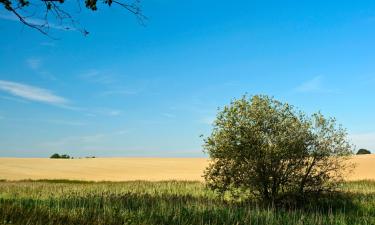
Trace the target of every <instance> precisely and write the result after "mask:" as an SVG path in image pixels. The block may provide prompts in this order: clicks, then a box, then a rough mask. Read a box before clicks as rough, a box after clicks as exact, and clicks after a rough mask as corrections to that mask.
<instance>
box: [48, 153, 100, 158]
mask: <svg viewBox="0 0 375 225" xmlns="http://www.w3.org/2000/svg"><path fill="white" fill-rule="evenodd" d="M50 158H51V159H74V157H71V156H69V155H67V154H62V155H60V154H58V153H55V154H53V155H51V156H50ZM80 158H81V157H79V159H80ZM84 158H87V159H90V158H91V159H94V158H96V157H95V156H86V157H84Z"/></svg>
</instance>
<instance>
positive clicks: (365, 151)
mask: <svg viewBox="0 0 375 225" xmlns="http://www.w3.org/2000/svg"><path fill="white" fill-rule="evenodd" d="M366 154H371V152H370V151H369V150H367V149H363V148H361V149H359V150H358V152H357V155H366Z"/></svg>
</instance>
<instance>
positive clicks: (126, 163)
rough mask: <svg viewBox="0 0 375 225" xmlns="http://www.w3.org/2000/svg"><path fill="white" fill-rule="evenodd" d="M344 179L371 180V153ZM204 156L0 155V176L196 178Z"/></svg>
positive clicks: (374, 174) (374, 165)
mask: <svg viewBox="0 0 375 225" xmlns="http://www.w3.org/2000/svg"><path fill="white" fill-rule="evenodd" d="M351 160H352V162H354V163H355V164H356V168H355V169H354V171H353V172H352V173H350V174H348V175H347V177H346V179H347V180H363V179H373V180H375V154H374V155H361V156H354V157H353V158H352V159H351ZM207 164H208V160H207V159H205V158H89V159H86V158H85V159H48V158H0V179H6V180H24V179H71V180H88V181H130V180H148V181H159V180H198V181H202V180H203V179H202V172H203V170H204V168H205V167H206V165H207Z"/></svg>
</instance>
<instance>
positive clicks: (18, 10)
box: [0, 0, 146, 35]
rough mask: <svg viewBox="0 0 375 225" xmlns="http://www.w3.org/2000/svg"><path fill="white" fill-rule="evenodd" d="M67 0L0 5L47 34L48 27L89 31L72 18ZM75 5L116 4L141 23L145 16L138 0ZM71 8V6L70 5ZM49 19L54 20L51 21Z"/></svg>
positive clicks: (1, 1) (14, 0)
mask: <svg viewBox="0 0 375 225" xmlns="http://www.w3.org/2000/svg"><path fill="white" fill-rule="evenodd" d="M67 2H68V1H65V0H0V5H3V6H4V8H5V9H6V10H7V11H9V12H11V13H12V14H13V15H14V16H15V17H16V18H18V19H19V21H20V22H22V23H23V24H24V25H26V26H28V27H31V28H33V29H36V30H38V31H40V32H41V33H43V34H45V35H48V32H49V30H50V28H56V29H60V30H61V29H62V30H72V29H73V30H78V31H81V32H82V33H83V34H84V35H88V34H89V32H88V31H87V30H86V29H84V28H82V27H81V26H80V24H79V22H78V21H77V20H76V19H75V18H73V16H72V15H71V13H70V12H69V10H67V9H65V8H69V7H64V6H65V5H67ZM75 3H76V5H77V6H78V8H79V11H81V4H82V3H83V4H84V6H85V7H86V8H87V9H89V10H91V11H96V10H97V9H98V5H99V4H102V5H106V6H109V7H110V6H112V5H117V6H120V7H122V8H124V9H125V10H126V11H128V12H130V13H132V14H134V15H135V16H136V17H137V18H138V20H139V21H140V22H141V23H142V24H143V22H144V20H145V19H146V17H145V16H144V15H143V13H142V10H141V6H140V0H99V1H98V0H85V1H82V2H81V0H76V2H75ZM70 10H71V7H70ZM50 20H53V21H54V22H56V24H54V23H51V22H50Z"/></svg>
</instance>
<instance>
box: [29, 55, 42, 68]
mask: <svg viewBox="0 0 375 225" xmlns="http://www.w3.org/2000/svg"><path fill="white" fill-rule="evenodd" d="M26 63H27V65H28V66H29V67H30V68H31V69H33V70H37V69H39V68H40V66H41V65H42V60H41V59H38V58H29V59H26Z"/></svg>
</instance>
